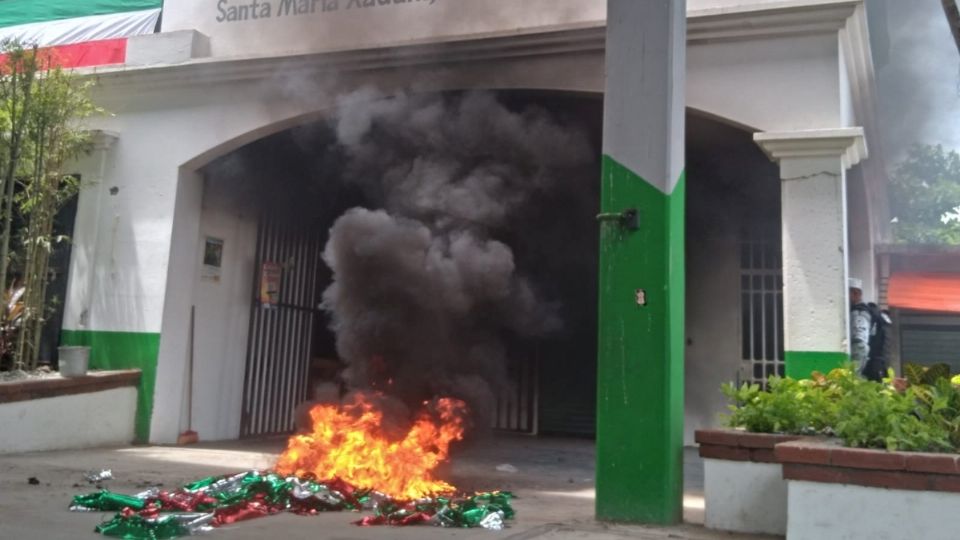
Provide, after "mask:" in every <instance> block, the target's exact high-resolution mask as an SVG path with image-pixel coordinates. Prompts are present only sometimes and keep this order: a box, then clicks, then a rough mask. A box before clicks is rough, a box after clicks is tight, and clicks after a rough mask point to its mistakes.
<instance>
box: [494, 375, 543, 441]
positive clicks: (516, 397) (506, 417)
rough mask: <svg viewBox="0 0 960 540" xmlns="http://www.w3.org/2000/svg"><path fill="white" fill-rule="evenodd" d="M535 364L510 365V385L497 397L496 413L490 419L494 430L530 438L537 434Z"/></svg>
mask: <svg viewBox="0 0 960 540" xmlns="http://www.w3.org/2000/svg"><path fill="white" fill-rule="evenodd" d="M538 360H539V359H538V358H533V359H531V360H528V361H525V362H514V363H513V364H511V365H510V367H509V372H508V376H509V377H510V382H509V384H508V385H507V388H506V389H504V390H503V391H502V392H500V394H499V395H498V396H497V410H496V411H495V412H496V414H495V416H494V417H493V418H492V424H493V426H492V427H493V428H494V429H499V430H504V431H516V432H520V433H534V434H535V433H536V432H537V401H538V396H537V364H538Z"/></svg>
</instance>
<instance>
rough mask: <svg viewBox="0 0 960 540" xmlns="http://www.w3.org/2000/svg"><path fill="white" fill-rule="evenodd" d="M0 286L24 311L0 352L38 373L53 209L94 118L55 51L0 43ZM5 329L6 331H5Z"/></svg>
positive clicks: (68, 185) (84, 92) (68, 192)
mask: <svg viewBox="0 0 960 540" xmlns="http://www.w3.org/2000/svg"><path fill="white" fill-rule="evenodd" d="M0 56H2V60H0V285H2V286H4V287H7V286H9V285H10V283H11V282H14V281H16V282H17V283H19V284H22V286H23V293H22V298H21V300H20V302H21V303H22V311H21V312H20V315H19V323H18V325H17V326H16V327H15V332H16V348H15V349H13V348H12V347H11V346H10V341H11V339H12V337H13V336H12V335H10V334H9V333H8V334H5V335H4V336H3V351H2V354H5V355H12V356H13V357H14V361H15V362H14V364H15V367H16V368H18V369H31V368H33V367H36V363H37V360H38V356H39V348H40V339H41V335H42V332H43V327H44V325H45V323H46V319H47V316H48V314H49V312H50V306H51V304H52V303H53V302H56V301H57V300H56V299H52V298H48V292H47V286H48V284H49V282H50V268H49V261H50V256H51V254H52V253H53V251H54V249H55V246H56V245H57V244H58V243H60V242H62V241H63V240H64V239H63V238H60V237H58V236H56V235H54V234H53V226H54V221H55V218H56V215H57V213H58V211H59V210H60V209H61V208H62V207H63V205H64V204H66V203H67V202H68V201H69V200H70V199H71V198H72V197H74V196H75V195H76V193H77V191H78V189H79V186H78V183H77V180H76V179H75V178H74V177H73V176H71V175H69V174H67V172H68V171H66V170H65V168H66V167H67V166H68V165H67V164H68V163H70V162H71V161H72V160H74V159H76V158H78V157H80V156H81V155H83V154H84V153H86V152H88V151H89V150H90V149H91V146H92V145H91V140H90V136H89V132H88V131H87V130H86V129H84V128H83V127H82V126H81V125H80V122H82V120H83V119H85V118H86V117H88V116H91V115H93V114H95V113H97V112H98V109H97V108H96V107H95V106H94V105H93V103H92V101H91V99H90V97H89V83H86V82H82V81H80V80H79V79H77V78H76V77H74V76H73V75H72V74H71V73H69V72H66V71H64V70H62V69H61V68H60V65H59V62H58V59H57V58H56V56H55V54H54V53H51V52H49V51H40V50H38V49H37V48H24V47H23V46H21V45H20V44H18V43H16V42H3V43H0ZM8 327H9V326H8Z"/></svg>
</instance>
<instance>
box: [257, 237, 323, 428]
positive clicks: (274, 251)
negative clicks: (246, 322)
mask: <svg viewBox="0 0 960 540" xmlns="http://www.w3.org/2000/svg"><path fill="white" fill-rule="evenodd" d="M322 247H323V246H322V245H321V237H320V235H319V234H317V233H316V232H315V231H312V230H310V229H309V228H303V227H296V226H291V225H285V224H283V223H281V222H279V221H278V220H273V219H267V218H265V219H261V220H260V224H259V226H258V232H257V257H256V269H257V271H256V275H257V277H256V279H255V280H254V286H253V307H252V310H251V314H250V334H249V341H248V345H247V365H246V374H245V380H244V390H243V413H242V422H241V427H240V435H241V437H255V436H261V435H269V434H277V433H287V432H290V431H292V430H293V428H294V422H295V418H294V409H295V408H296V407H297V405H299V404H300V403H302V402H303V401H305V400H306V399H307V398H308V373H309V368H310V356H311V354H312V347H313V331H314V320H315V316H316V311H317V301H318V298H319V294H320V291H318V283H317V278H318V272H319V268H320V266H319V265H320V264H321V261H320V254H321V251H322ZM266 262H271V263H279V264H280V265H281V267H282V269H283V270H282V273H281V279H280V293H279V301H278V303H277V304H276V305H263V304H261V302H260V298H259V292H260V283H261V277H262V276H261V274H262V272H263V266H264V263H266Z"/></svg>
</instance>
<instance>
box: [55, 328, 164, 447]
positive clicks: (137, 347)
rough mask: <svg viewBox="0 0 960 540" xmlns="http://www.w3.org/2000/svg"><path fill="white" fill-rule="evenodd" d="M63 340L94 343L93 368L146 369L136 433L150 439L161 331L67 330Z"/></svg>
mask: <svg viewBox="0 0 960 540" xmlns="http://www.w3.org/2000/svg"><path fill="white" fill-rule="evenodd" d="M60 341H61V343H62V344H63V345H72V346H85V347H90V367H91V369H139V370H141V371H142V372H143V375H142V376H141V378H140V388H139V395H138V398H137V416H136V419H137V420H136V434H137V442H141V443H146V442H148V441H149V440H150V415H151V414H152V413H153V390H154V385H155V384H156V380H157V357H158V354H159V352H160V334H148V333H136V332H101V331H83V330H64V331H63V332H62V334H61V338H60Z"/></svg>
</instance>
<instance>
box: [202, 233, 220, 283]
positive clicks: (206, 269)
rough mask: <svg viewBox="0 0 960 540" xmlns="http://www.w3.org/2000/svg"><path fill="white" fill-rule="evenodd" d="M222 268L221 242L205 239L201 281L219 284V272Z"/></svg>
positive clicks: (209, 238)
mask: <svg viewBox="0 0 960 540" xmlns="http://www.w3.org/2000/svg"><path fill="white" fill-rule="evenodd" d="M222 266H223V240H221V239H220V238H211V237H209V236H208V237H207V240H206V243H205V244H204V246H203V270H202V271H201V272H200V280H201V281H212V282H214V283H219V282H220V270H221V268H222Z"/></svg>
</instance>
